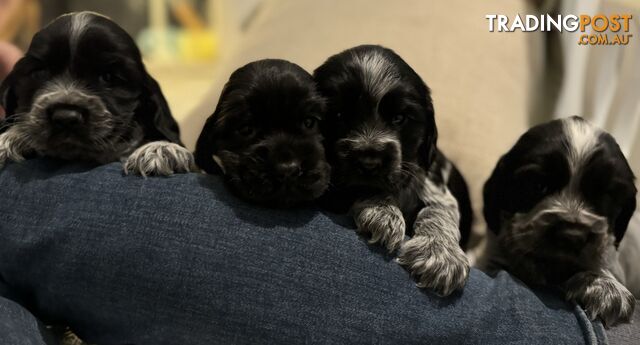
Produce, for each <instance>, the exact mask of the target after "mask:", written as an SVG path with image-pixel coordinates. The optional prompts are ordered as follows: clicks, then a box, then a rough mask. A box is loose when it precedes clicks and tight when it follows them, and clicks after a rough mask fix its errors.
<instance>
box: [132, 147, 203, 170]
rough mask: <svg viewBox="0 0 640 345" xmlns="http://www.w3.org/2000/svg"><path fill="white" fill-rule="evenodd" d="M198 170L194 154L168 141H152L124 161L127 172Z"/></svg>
mask: <svg viewBox="0 0 640 345" xmlns="http://www.w3.org/2000/svg"><path fill="white" fill-rule="evenodd" d="M195 170H196V164H195V159H194V158H193V154H191V152H189V150H187V149H186V148H184V147H182V146H180V145H178V144H175V143H170V142H168V141H152V142H150V143H147V144H144V145H142V146H140V147H139V148H137V149H136V150H135V151H133V153H132V154H131V155H130V156H129V157H127V160H126V162H125V163H124V171H125V173H127V174H128V173H130V172H132V173H134V174H138V175H142V176H148V175H152V176H153V175H158V176H168V175H172V174H175V173H188V172H191V171H195Z"/></svg>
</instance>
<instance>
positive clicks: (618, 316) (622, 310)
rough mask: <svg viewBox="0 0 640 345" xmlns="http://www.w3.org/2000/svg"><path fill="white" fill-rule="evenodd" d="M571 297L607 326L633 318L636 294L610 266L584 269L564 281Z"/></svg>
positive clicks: (567, 294) (571, 299) (592, 317)
mask: <svg viewBox="0 0 640 345" xmlns="http://www.w3.org/2000/svg"><path fill="white" fill-rule="evenodd" d="M564 289H565V293H566V296H567V299H568V300H570V301H573V302H576V303H578V304H579V305H580V306H582V307H583V308H584V310H585V311H586V312H587V315H588V316H589V317H590V318H591V319H592V320H595V319H597V318H600V319H601V320H602V323H604V325H605V326H606V327H610V326H614V325H616V324H618V323H622V322H629V321H630V320H631V317H632V316H633V310H634V308H635V305H636V303H635V301H636V300H635V298H634V297H633V294H631V292H629V290H627V288H626V287H624V285H622V284H621V283H620V282H618V280H617V279H616V278H615V277H614V276H613V274H611V272H610V271H609V270H607V269H602V270H600V271H599V272H593V271H588V272H580V273H577V274H575V275H574V276H573V277H571V278H570V279H569V280H568V281H567V282H566V283H565V284H564Z"/></svg>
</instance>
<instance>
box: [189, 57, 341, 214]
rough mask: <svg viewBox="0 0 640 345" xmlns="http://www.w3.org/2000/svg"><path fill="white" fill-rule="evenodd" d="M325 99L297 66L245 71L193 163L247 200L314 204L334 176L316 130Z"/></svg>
mask: <svg viewBox="0 0 640 345" xmlns="http://www.w3.org/2000/svg"><path fill="white" fill-rule="evenodd" d="M324 102H325V101H324V99H323V98H322V97H321V96H320V95H319V94H318V92H317V91H316V88H315V83H314V81H313V79H312V78H311V75H310V74H309V73H307V72H306V71H304V70H303V69H302V68H301V67H299V66H297V65H295V64H293V63H290V62H287V61H284V60H260V61H256V62H252V63H250V64H248V65H246V66H244V67H241V68H239V69H238V70H236V71H235V72H233V74H231V77H230V78H229V81H228V82H227V84H226V85H225V87H224V89H223V91H222V95H221V96H220V101H219V103H218V106H217V108H216V110H215V111H214V113H213V115H211V116H210V117H209V118H208V119H207V122H206V124H205V126H204V128H203V130H202V133H201V134H200V137H199V138H198V142H197V144H196V151H195V158H196V163H197V164H198V165H199V166H200V167H201V168H202V169H204V170H205V171H206V172H208V173H210V174H223V175H224V177H225V179H226V181H227V182H228V185H229V186H230V187H231V190H233V191H234V192H235V193H237V194H238V195H239V196H240V197H242V198H245V199H247V200H250V201H254V202H257V203H260V204H265V205H271V206H282V207H288V206H292V205H294V204H298V203H302V202H306V201H310V200H313V199H316V198H318V197H319V196H320V195H321V194H322V193H323V192H324V191H325V189H326V188H327V185H328V183H329V176H330V168H329V165H328V164H327V162H326V159H325V156H324V148H323V146H322V136H321V134H320V129H319V122H320V121H321V120H322V118H323V116H324V108H325V104H324Z"/></svg>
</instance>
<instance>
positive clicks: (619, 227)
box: [613, 193, 636, 247]
mask: <svg viewBox="0 0 640 345" xmlns="http://www.w3.org/2000/svg"><path fill="white" fill-rule="evenodd" d="M635 211H636V195H635V193H634V194H633V196H631V197H630V198H629V199H627V201H626V202H625V204H624V207H623V208H622V211H620V214H619V215H618V218H616V223H615V226H614V229H613V235H614V236H615V238H616V243H615V244H616V247H618V244H620V241H622V238H623V237H624V234H625V233H626V232H627V227H628V226H629V221H630V220H631V217H632V216H633V213H634V212H635Z"/></svg>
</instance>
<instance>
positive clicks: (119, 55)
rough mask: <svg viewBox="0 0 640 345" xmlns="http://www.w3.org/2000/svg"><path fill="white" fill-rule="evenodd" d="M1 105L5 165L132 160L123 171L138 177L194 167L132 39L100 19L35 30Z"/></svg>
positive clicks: (78, 17) (0, 153)
mask: <svg viewBox="0 0 640 345" xmlns="http://www.w3.org/2000/svg"><path fill="white" fill-rule="evenodd" d="M0 100H1V102H2V103H1V104H2V106H3V107H4V109H5V111H6V114H7V118H6V120H5V121H4V123H3V125H2V127H1V130H0V131H1V132H2V134H1V135H0V167H1V166H3V165H4V163H5V162H6V161H7V160H10V161H20V160H22V159H23V158H24V156H25V155H33V154H35V155H43V156H51V157H57V158H62V159H69V160H88V161H94V162H97V163H107V162H113V161H117V160H126V159H127V157H128V156H129V155H131V156H130V157H129V158H128V162H127V164H126V169H127V170H128V171H134V172H138V173H141V174H156V173H159V174H168V173H171V172H174V171H176V172H177V171H187V170H189V169H190V168H191V167H192V166H193V158H192V156H191V154H190V153H189V152H188V151H186V150H185V149H184V148H183V147H181V146H180V138H179V130H178V125H177V124H176V122H175V120H174V119H173V117H172V116H171V113H170V111H169V108H168V106H167V103H166V101H165V99H164V97H163V95H162V92H161V91H160V87H159V86H158V84H157V83H156V81H155V80H154V79H153V78H151V76H149V74H148V73H147V72H146V70H145V68H144V65H143V63H142V59H141V57H140V52H139V50H138V48H137V47H136V45H135V43H134V41H133V39H131V37H130V36H129V35H128V34H127V33H126V32H125V31H124V30H123V29H122V28H120V27H119V26H118V25H117V24H115V23H114V22H112V21H111V20H109V19H107V18H106V17H103V16H101V15H98V14H95V13H91V12H81V13H72V14H68V15H63V16H61V17H59V18H58V19H56V20H54V21H53V22H52V23H50V24H49V25H47V26H46V27H45V28H44V29H42V30H41V31H40V32H38V33H37V34H36V35H35V36H34V37H33V40H32V42H31V45H30V47H29V50H28V51H27V52H26V54H25V56H24V57H23V58H22V59H21V60H20V61H18V63H17V64H16V66H15V67H14V69H13V71H12V72H11V73H10V74H9V75H8V76H7V78H6V79H5V80H4V82H3V83H2V85H1V86H0ZM147 143H148V144H147ZM144 144H147V145H144ZM143 145H144V146H143ZM141 146H142V147H141ZM137 148H139V149H138V150H137V151H135V152H134V150H136V149H137ZM132 152H133V154H132Z"/></svg>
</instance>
